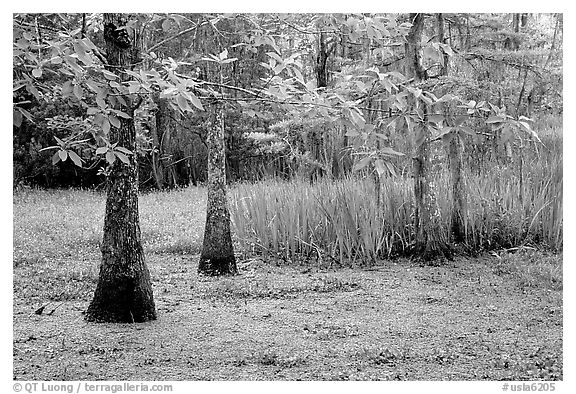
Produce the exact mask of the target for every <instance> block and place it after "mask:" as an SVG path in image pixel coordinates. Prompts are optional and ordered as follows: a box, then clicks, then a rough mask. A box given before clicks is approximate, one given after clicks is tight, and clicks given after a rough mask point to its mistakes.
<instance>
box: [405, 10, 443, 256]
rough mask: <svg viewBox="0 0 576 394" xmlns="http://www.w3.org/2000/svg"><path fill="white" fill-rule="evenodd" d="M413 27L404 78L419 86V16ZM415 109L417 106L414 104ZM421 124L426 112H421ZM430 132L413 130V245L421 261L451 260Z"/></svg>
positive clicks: (412, 17) (421, 128) (422, 74)
mask: <svg viewBox="0 0 576 394" xmlns="http://www.w3.org/2000/svg"><path fill="white" fill-rule="evenodd" d="M410 21H411V22H412V27H411V28H410V32H409V34H408V37H407V42H406V44H405V59H406V60H405V61H406V77H407V78H409V79H410V78H414V82H416V83H418V82H420V81H422V80H424V79H426V72H425V71H424V69H423V67H422V59H421V53H420V50H421V40H422V30H423V28H424V16H423V15H422V14H410ZM413 104H414V105H416V102H414V103H413ZM423 112H424V123H425V122H426V113H427V109H426V108H424V111H423ZM430 139H431V135H430V130H429V129H428V127H426V125H425V124H422V125H419V126H417V127H416V136H415V146H416V155H415V156H414V157H413V171H414V198H415V202H416V215H415V219H416V245H415V251H416V253H417V254H418V256H419V257H420V258H421V259H423V260H424V261H430V260H433V259H435V258H438V257H443V256H445V257H451V255H452V254H451V251H450V248H449V246H448V243H447V240H446V239H445V238H446V237H445V235H444V231H443V229H442V225H441V220H440V219H441V218H440V210H439V207H438V202H437V200H436V188H437V185H436V184H435V183H434V179H433V176H432V174H431V173H430V168H431V161H430Z"/></svg>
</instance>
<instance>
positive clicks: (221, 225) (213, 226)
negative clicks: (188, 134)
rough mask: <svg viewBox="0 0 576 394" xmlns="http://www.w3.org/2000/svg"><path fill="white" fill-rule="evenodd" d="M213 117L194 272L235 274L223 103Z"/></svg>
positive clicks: (215, 110) (216, 108) (208, 137)
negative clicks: (204, 209)
mask: <svg viewBox="0 0 576 394" xmlns="http://www.w3.org/2000/svg"><path fill="white" fill-rule="evenodd" d="M214 112H215V117H216V120H215V122H214V124H213V126H212V128H211V129H210V130H209V132H208V136H207V138H206V142H207V144H208V207H207V212H206V227H205V230H204V243H203V246H202V253H201V255H200V264H199V265H198V272H199V273H202V274H204V275H224V274H236V273H237V268H236V258H235V257H234V248H233V246H232V234H231V232H230V212H229V210H228V201H227V199H226V153H225V140H224V104H223V103H218V104H216V105H215V108H214Z"/></svg>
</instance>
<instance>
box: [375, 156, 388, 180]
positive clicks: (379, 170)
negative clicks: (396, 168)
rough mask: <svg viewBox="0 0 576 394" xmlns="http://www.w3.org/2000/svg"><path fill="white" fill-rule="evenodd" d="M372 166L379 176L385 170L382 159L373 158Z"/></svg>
mask: <svg viewBox="0 0 576 394" xmlns="http://www.w3.org/2000/svg"><path fill="white" fill-rule="evenodd" d="M374 168H375V169H376V172H377V173H378V176H380V177H381V176H382V175H384V173H385V172H386V166H385V165H384V161H382V159H376V160H374Z"/></svg>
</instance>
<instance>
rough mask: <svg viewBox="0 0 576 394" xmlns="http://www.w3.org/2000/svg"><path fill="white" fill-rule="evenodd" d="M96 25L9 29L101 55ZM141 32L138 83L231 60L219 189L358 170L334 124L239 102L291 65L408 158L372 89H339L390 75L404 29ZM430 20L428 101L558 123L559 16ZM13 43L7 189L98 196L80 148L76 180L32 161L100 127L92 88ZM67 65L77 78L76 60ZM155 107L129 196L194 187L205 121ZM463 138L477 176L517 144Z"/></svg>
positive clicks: (205, 71)
mask: <svg viewBox="0 0 576 394" xmlns="http://www.w3.org/2000/svg"><path fill="white" fill-rule="evenodd" d="M99 18H101V16H98V15H90V14H85V15H80V14H78V15H61V14H58V15H56V14H53V15H51V14H38V15H26V16H21V17H16V19H15V24H16V26H23V27H28V26H33V27H34V28H35V29H36V31H37V32H38V34H39V37H38V39H41V40H57V39H58V34H59V32H66V33H67V34H71V35H74V34H81V35H82V37H87V38H89V39H90V40H91V41H92V42H93V43H94V44H95V45H97V46H101V45H102V37H101V34H99V33H100V31H99V28H98V26H99V25H101V23H102V22H101V21H100V20H99ZM141 18H143V19H145V23H146V29H145V31H144V32H143V37H142V40H143V48H144V49H143V53H146V54H147V57H146V59H143V60H142V61H143V62H146V63H147V64H148V65H149V67H150V69H154V67H156V65H159V64H165V63H167V62H172V61H173V62H174V66H176V65H177V64H178V68H177V69H176V71H177V73H180V74H183V75H187V76H190V77H198V78H200V79H202V80H206V81H215V80H216V79H217V78H216V73H217V72H216V69H215V67H214V65H213V64H212V63H210V62H207V61H203V60H202V58H203V57H205V56H207V54H210V53H220V52H222V49H224V48H228V53H229V54H228V56H229V57H230V58H232V57H235V58H237V59H238V60H237V61H235V62H233V63H230V64H229V66H228V67H227V69H226V70H225V71H226V75H225V78H224V81H225V83H226V84H228V85H231V86H234V87H237V88H238V89H236V90H233V91H232V92H231V95H232V98H234V102H233V104H232V105H230V106H227V107H226V109H225V111H226V115H225V117H226V122H227V135H226V149H227V158H226V164H227V175H228V179H229V180H230V181H255V180H261V179H264V178H267V177H283V178H286V179H290V178H293V177H296V176H304V177H315V176H317V175H321V176H324V175H326V176H329V177H334V178H342V177H345V176H347V175H349V174H350V173H351V170H352V167H353V164H354V162H355V159H356V158H357V157H359V156H358V155H354V154H353V153H356V151H357V149H356V148H358V145H359V143H357V142H356V141H355V140H354V139H353V138H351V136H350V132H349V129H350V128H351V127H350V125H347V124H346V120H347V119H346V118H345V117H341V118H334V117H328V116H323V114H322V113H320V114H317V113H316V112H318V111H321V108H313V109H310V108H306V107H305V106H294V108H289V109H288V110H286V109H285V108H282V109H279V108H276V107H274V103H266V102H265V101H262V102H260V104H259V105H254V102H251V101H249V102H248V103H247V102H245V101H242V100H243V99H244V100H247V99H251V98H252V97H250V96H248V97H246V94H244V93H243V92H242V88H244V89H251V90H254V91H256V90H258V89H264V88H266V86H270V85H271V83H273V79H274V76H275V75H282V73H288V74H289V75H292V74H291V73H293V72H294V71H292V70H296V67H294V68H292V65H293V64H297V66H298V67H297V69H298V78H300V79H301V80H302V82H303V83H305V84H309V85H311V86H313V87H314V88H317V89H319V91H320V92H322V93H323V96H325V97H326V99H328V97H329V95H330V94H331V95H336V94H341V95H343V96H344V95H349V94H354V95H357V98H359V99H360V98H361V99H363V100H364V103H365V104H364V106H365V107H366V109H364V110H363V111H364V116H365V117H366V118H367V119H366V120H368V122H367V123H369V124H370V125H372V126H374V127H375V128H376V129H377V130H378V131H380V132H381V133H382V134H384V135H386V136H387V137H388V138H390V142H387V143H388V144H389V145H390V146H393V147H394V148H395V149H396V150H398V151H400V152H407V151H409V149H410V147H409V146H408V145H409V144H408V143H407V142H406V140H407V138H405V135H403V134H402V133H401V132H397V131H399V130H400V129H401V128H400V127H399V126H401V125H398V124H393V125H390V124H389V123H390V122H387V121H386V119H387V118H386V117H383V116H381V114H382V112H381V111H380V110H386V111H387V110H389V109H390V108H389V107H390V105H389V104H388V103H386V102H385V100H382V92H381V91H378V89H375V87H374V86H372V85H371V83H370V82H366V81H361V80H358V81H356V80H354V81H352V84H355V85H356V86H349V85H350V84H351V83H349V82H348V81H350V78H352V77H356V76H359V75H361V74H362V73H370V71H369V70H370V68H374V67H377V68H378V70H379V72H381V73H385V72H391V71H394V70H400V71H401V66H402V60H403V58H404V43H403V40H404V36H405V35H406V34H407V33H408V22H409V19H408V15H404V16H403V15H392V16H386V15H366V16H357V15H356V16H352V15H351V16H347V15H338V14H336V15H312V14H309V15H237V16H232V15H230V16H216V15H212V16H210V15H146V16H141ZM210 18H213V19H210ZM442 18H443V21H442V24H443V30H444V32H443V33H442V34H443V40H442V42H439V41H438V36H439V31H438V29H439V24H438V23H439V22H438V20H437V18H436V17H435V16H430V17H428V18H426V20H425V22H424V27H423V29H424V31H423V37H422V42H423V44H424V53H423V56H424V62H425V67H426V70H425V71H426V74H427V78H428V80H429V82H428V84H429V85H431V88H432V91H433V92H435V94H436V95H437V96H440V95H441V94H442V93H445V92H450V93H451V94H454V95H460V96H462V97H464V98H466V99H469V100H474V101H475V102H476V103H480V102H490V103H494V104H495V105H497V106H498V107H505V108H506V109H507V110H508V112H509V113H510V114H512V115H514V116H519V115H524V116H526V117H528V118H532V117H534V118H535V120H536V121H537V124H538V126H540V125H541V124H542V125H545V126H547V125H548V123H550V122H551V123H552V124H554V123H555V122H556V123H558V122H560V120H559V119H560V118H561V115H562V67H561V66H562V15H561V14H557V15H548V14H445V15H443V16H442ZM214 26H217V29H215V27H214ZM80 30H82V31H80ZM16 34H19V33H18V32H16ZM25 37H26V36H21V37H18V36H16V37H15V40H16V41H15V44H16V46H15V58H14V79H15V81H18V82H21V83H19V84H17V85H16V86H15V89H16V91H15V95H16V96H17V97H15V101H16V100H19V102H20V103H21V104H19V105H18V107H17V108H18V109H22V110H25V111H26V113H27V114H30V118H29V119H27V118H26V117H25V118H24V121H22V116H21V114H20V112H18V111H16V112H15V125H14V184H15V185H19V184H29V185H35V186H43V187H66V186H83V187H94V186H97V185H100V184H101V183H102V182H103V179H104V178H103V176H102V175H101V174H102V171H101V167H103V166H104V163H103V161H102V160H101V158H100V157H95V156H94V155H93V154H92V153H91V151H90V150H89V148H86V149H80V150H78V151H77V153H78V155H79V156H80V157H81V158H82V159H83V160H85V162H86V164H85V165H84V166H83V167H84V168H82V169H79V168H78V167H75V166H73V165H70V163H69V162H64V163H59V164H58V165H53V164H52V161H51V158H52V154H51V152H49V151H43V152H42V151H40V150H41V148H43V147H46V146H50V145H53V144H54V142H55V140H54V136H56V137H59V138H61V139H66V138H68V137H70V136H71V135H79V134H83V135H90V133H94V128H96V127H98V126H99V125H98V120H99V119H94V116H91V114H90V113H89V111H88V112H87V108H86V107H87V105H86V103H85V102H84V101H81V100H80V99H79V98H78V96H80V97H82V93H83V92H82V91H83V90H88V91H90V84H88V85H85V84H83V83H82V82H84V83H85V82H86V81H88V82H89V78H90V76H88V75H87V76H85V77H83V78H84V81H83V80H82V79H80V80H74V81H73V82H72V83H66V82H67V80H68V78H69V76H68V75H62V74H60V73H59V72H58V70H59V69H61V65H60V63H59V61H58V60H54V61H51V59H52V58H53V53H52V52H50V51H44V50H43V49H42V48H40V47H38V48H35V45H37V43H36V38H34V39H31V40H30V41H28V40H27V39H26V38H25ZM382 41H386V43H382ZM78 49H80V50H81V51H82V50H83V49H82V48H78ZM84 50H87V49H84ZM24 53H25V54H24ZM70 55H71V56H72V57H74V56H75V55H74V54H70ZM280 56H282V58H280ZM21 58H22V59H21ZM31 59H33V61H36V62H38V64H37V66H36V67H37V68H35V70H44V71H43V73H42V74H41V75H38V77H36V76H34V75H32V74H30V73H31V72H32V71H33V70H32V69H30V68H29V64H27V63H26V62H27V61H28V62H29V61H30V60H31ZM286 59H288V60H291V61H292V63H290V62H287V60H286ZM77 60H78V61H79V66H80V67H82V66H83V65H84V64H83V63H82V60H83V59H82V57H78V58H77ZM446 68H447V69H448V70H449V71H448V72H446V70H445V69H446ZM38 72H40V71H38ZM30 79H32V80H35V81H38V82H40V83H41V84H40V86H36V87H35V86H34V85H33V84H30V83H29V80H30ZM285 89H286V88H285ZM380 89H382V88H380ZM389 89H390V87H389ZM56 91H57V92H56ZM86 93H88V92H86ZM86 93H84V95H86ZM157 96H158V95H156V96H155V95H154V94H151V95H149V97H146V99H145V102H144V103H143V104H142V105H141V106H140V107H139V109H138V111H137V114H136V116H137V123H136V126H137V133H138V157H139V174H140V176H139V180H140V186H141V188H143V189H146V188H161V189H162V188H170V187H176V186H185V185H188V184H190V183H192V184H197V183H198V182H204V181H205V180H206V177H207V172H206V162H207V161H206V158H207V156H206V155H207V150H206V146H205V140H206V128H207V127H206V113H205V112H204V111H195V112H192V113H187V114H186V115H185V116H184V115H182V114H181V113H179V111H178V108H173V105H171V104H170V103H168V102H167V100H163V99H162V98H159V97H157ZM249 104H250V105H249ZM318 115H320V116H318ZM32 119H33V121H32ZM352 121H353V119H352ZM547 122H548V123H547ZM348 123H350V122H348ZM396 123H398V122H396ZM352 126H355V125H354V123H352ZM471 126H472V125H471ZM474 129H475V135H473V136H472V135H471V136H470V138H467V144H466V145H467V152H470V153H472V152H473V153H474V154H467V155H466V159H467V161H469V163H467V167H470V166H473V167H474V169H475V170H476V171H480V168H481V167H482V166H483V165H489V166H490V165H491V163H492V160H495V161H497V162H504V161H506V160H513V159H514V157H515V156H516V153H515V150H514V149H515V148H518V146H516V145H518V143H517V142H515V141H513V140H510V141H507V140H506V138H507V137H506V138H504V139H502V140H498V139H497V138H495V137H496V135H495V134H494V133H492V132H491V130H490V128H489V125H482V126H480V125H478V126H476V127H474ZM505 134H506V136H507V133H505ZM517 150H518V149H517ZM52 153H53V152H52ZM394 164H395V168H396V169H397V170H398V172H399V173H406V167H407V166H408V165H409V164H410V163H409V161H407V160H406V159H399V160H398V161H397V162H395V163H394Z"/></svg>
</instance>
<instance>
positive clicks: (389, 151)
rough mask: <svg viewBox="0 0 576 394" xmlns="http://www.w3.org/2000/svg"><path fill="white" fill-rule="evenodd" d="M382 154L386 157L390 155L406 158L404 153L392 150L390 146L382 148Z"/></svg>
mask: <svg viewBox="0 0 576 394" xmlns="http://www.w3.org/2000/svg"><path fill="white" fill-rule="evenodd" d="M380 153H384V154H385V155H389V156H404V153H402V152H397V151H395V150H394V149H392V148H390V147H389V146H385V147H383V148H380Z"/></svg>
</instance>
